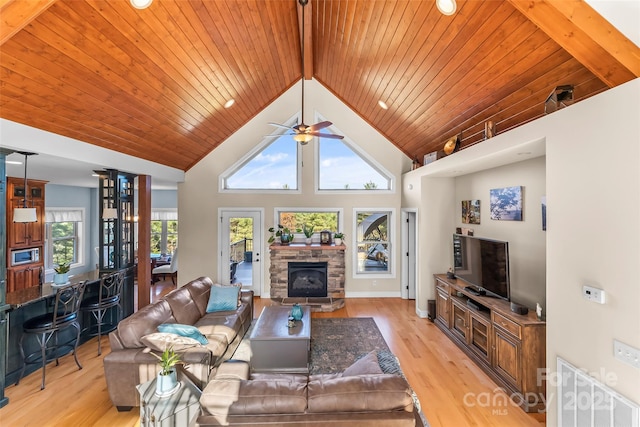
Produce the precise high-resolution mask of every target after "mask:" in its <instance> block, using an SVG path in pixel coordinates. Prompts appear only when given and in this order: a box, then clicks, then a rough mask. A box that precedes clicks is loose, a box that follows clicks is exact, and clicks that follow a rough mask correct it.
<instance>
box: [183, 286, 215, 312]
mask: <svg viewBox="0 0 640 427" xmlns="http://www.w3.org/2000/svg"><path fill="white" fill-rule="evenodd" d="M211 286H213V282H212V281H211V279H210V278H208V277H199V278H197V279H196V280H192V281H190V282H189V283H187V284H186V285H184V286H183V288H186V289H187V290H188V291H189V293H190V294H191V299H193V301H194V302H195V303H196V307H198V312H199V313H200V317H202V316H204V315H205V313H206V309H207V303H208V302H209V290H210V289H211Z"/></svg>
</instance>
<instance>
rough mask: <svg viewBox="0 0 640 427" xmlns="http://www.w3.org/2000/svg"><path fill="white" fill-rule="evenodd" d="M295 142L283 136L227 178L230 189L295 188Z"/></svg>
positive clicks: (287, 136) (227, 185) (289, 137)
mask: <svg viewBox="0 0 640 427" xmlns="http://www.w3.org/2000/svg"><path fill="white" fill-rule="evenodd" d="M296 165H297V142H296V141H294V140H293V138H292V137H291V136H289V135H284V136H281V137H279V138H278V139H276V140H275V141H273V142H272V143H271V144H269V145H268V146H267V147H266V148H265V149H264V150H262V151H261V152H260V153H258V154H257V155H256V156H255V157H253V158H252V159H251V160H249V161H248V162H247V163H246V164H245V165H244V166H242V167H241V168H240V169H239V170H238V171H236V172H235V173H234V174H232V175H231V176H230V177H228V178H227V182H226V187H227V188H233V189H273V190H280V189H291V190H295V189H297V174H296V171H297V167H296Z"/></svg>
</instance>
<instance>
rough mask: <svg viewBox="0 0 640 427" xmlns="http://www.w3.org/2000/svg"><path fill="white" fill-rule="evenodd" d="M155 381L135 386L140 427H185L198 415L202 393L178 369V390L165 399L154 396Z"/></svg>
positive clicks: (193, 422) (191, 423)
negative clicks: (138, 403) (138, 402)
mask: <svg viewBox="0 0 640 427" xmlns="http://www.w3.org/2000/svg"><path fill="white" fill-rule="evenodd" d="M156 381H157V380H156V379H153V380H151V381H147V382H146V383H143V384H140V385H138V386H136V388H137V389H138V393H140V427H186V426H193V425H195V421H196V418H197V417H198V415H200V395H201V394H202V391H201V390H200V389H199V388H198V387H196V385H195V384H194V383H193V382H192V381H191V380H190V379H189V377H187V375H185V374H184V373H183V372H182V371H181V370H180V369H178V381H179V382H180V388H179V389H178V391H176V392H175V393H174V394H172V395H170V396H166V397H158V396H156V394H155V393H156Z"/></svg>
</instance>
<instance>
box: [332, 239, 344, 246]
mask: <svg viewBox="0 0 640 427" xmlns="http://www.w3.org/2000/svg"><path fill="white" fill-rule="evenodd" d="M333 240H334V242H336V246H340V245H341V244H342V239H341V238H340V237H335V238H334V239H333Z"/></svg>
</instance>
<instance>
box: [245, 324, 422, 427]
mask: <svg viewBox="0 0 640 427" xmlns="http://www.w3.org/2000/svg"><path fill="white" fill-rule="evenodd" d="M253 324H254V325H255V321H254V323H253ZM252 328H253V325H251V328H250V329H249V331H248V332H247V334H246V335H245V337H244V339H243V340H242V342H241V343H240V345H239V346H238V349H237V350H236V352H235V353H234V355H233V358H234V359H241V360H246V361H250V360H251V344H250V342H249V337H250V336H251V329H252ZM373 350H376V351H377V355H378V362H379V363H380V367H381V368H382V370H383V372H385V373H390V374H396V375H401V376H402V377H404V374H403V373H402V369H401V368H400V363H399V362H398V358H397V357H396V356H395V355H394V354H393V353H391V351H390V350H389V346H387V343H386V342H385V340H384V337H383V336H382V334H381V333H380V330H379V329H378V326H377V325H376V322H375V320H373V318H370V317H362V318H355V317H354V318H317V319H313V320H312V326H311V355H310V359H311V363H310V364H311V368H310V373H311V374H333V373H338V372H342V371H344V370H345V369H346V368H347V367H349V366H351V364H353V362H355V361H356V360H358V359H359V358H360V357H363V356H365V355H366V354H367V353H369V352H371V351H373ZM412 393H413V390H412ZM413 399H414V402H415V405H416V408H417V409H418V412H419V416H420V421H422V423H423V425H424V426H425V427H428V426H429V423H428V422H427V419H426V418H425V416H424V413H423V412H422V408H421V407H420V401H419V400H418V397H417V396H416V394H415V393H413ZM418 425H419V424H418Z"/></svg>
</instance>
